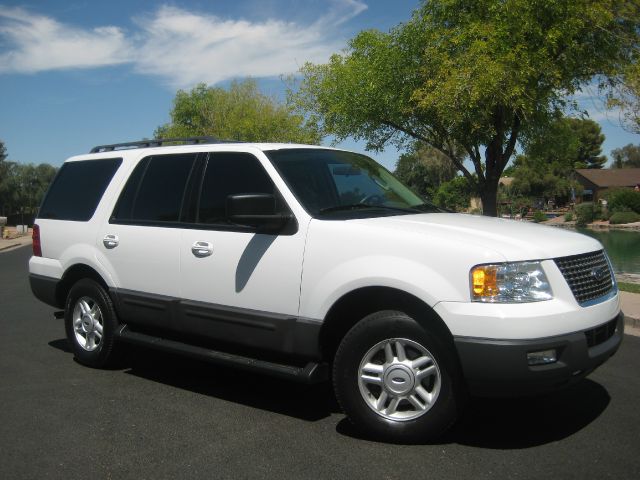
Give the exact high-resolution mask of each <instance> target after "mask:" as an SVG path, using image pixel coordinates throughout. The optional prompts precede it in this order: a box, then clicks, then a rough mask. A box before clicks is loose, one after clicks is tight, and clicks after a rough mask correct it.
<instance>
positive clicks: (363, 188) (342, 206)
mask: <svg viewBox="0 0 640 480" xmlns="http://www.w3.org/2000/svg"><path fill="white" fill-rule="evenodd" d="M265 153H266V154H267V156H268V157H269V158H270V159H271V161H272V162H273V163H274V165H275V166H276V168H277V169H278V170H279V171H280V174H281V175H282V176H283V178H284V180H285V181H286V182H287V184H288V185H289V188H291V190H292V191H293V193H294V195H295V196H296V197H297V198H298V200H299V201H300V203H302V205H303V206H304V208H305V209H306V210H307V211H308V212H309V213H310V214H311V215H313V216H327V215H335V214H336V213H337V212H352V213H354V214H356V215H358V216H363V215H364V216H378V215H399V214H407V213H424V212H437V211H440V210H439V209H438V208H437V207H435V206H433V205H431V204H428V203H427V202H425V200H424V199H422V198H420V197H419V196H418V195H416V194H415V193H413V192H412V191H411V190H410V189H409V188H408V187H406V186H404V185H403V184H402V183H400V181H399V180H397V179H396V178H395V177H394V176H393V175H391V173H389V171H388V170H386V169H385V168H384V167H382V166H381V165H379V164H377V163H376V162H375V161H373V160H372V159H370V158H369V157H366V156H364V155H360V154H357V153H352V152H345V151H339V150H321V149H302V148H301V149H297V148H296V149H282V150H270V151H267V152H265Z"/></svg>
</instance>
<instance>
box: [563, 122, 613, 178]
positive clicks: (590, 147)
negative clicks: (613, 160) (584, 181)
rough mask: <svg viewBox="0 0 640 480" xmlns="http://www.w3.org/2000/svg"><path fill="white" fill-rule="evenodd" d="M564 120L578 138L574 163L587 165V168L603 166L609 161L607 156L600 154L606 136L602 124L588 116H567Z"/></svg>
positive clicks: (576, 138)
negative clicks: (585, 117) (584, 117)
mask: <svg viewBox="0 0 640 480" xmlns="http://www.w3.org/2000/svg"><path fill="white" fill-rule="evenodd" d="M563 121H564V122H566V124H567V125H568V129H569V130H570V131H571V132H572V134H573V137H574V138H575V140H576V147H577V151H576V157H575V160H574V164H575V165H576V166H577V165H585V166H586V168H602V167H603V166H604V164H605V163H607V157H606V156H604V155H600V154H601V153H602V144H603V143H604V138H605V137H604V134H603V133H602V129H601V128H600V125H599V124H598V123H596V122H594V121H593V120H590V119H588V118H587V119H583V118H565V119H563Z"/></svg>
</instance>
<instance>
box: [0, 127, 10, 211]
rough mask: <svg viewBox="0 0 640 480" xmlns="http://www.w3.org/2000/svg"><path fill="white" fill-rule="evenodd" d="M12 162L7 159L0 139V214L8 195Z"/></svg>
mask: <svg viewBox="0 0 640 480" xmlns="http://www.w3.org/2000/svg"><path fill="white" fill-rule="evenodd" d="M11 168H12V162H8V161H7V148H6V147H5V145H4V142H3V141H2V140H0V215H4V214H5V211H6V204H7V202H8V197H9V176H10V175H9V174H10V171H11Z"/></svg>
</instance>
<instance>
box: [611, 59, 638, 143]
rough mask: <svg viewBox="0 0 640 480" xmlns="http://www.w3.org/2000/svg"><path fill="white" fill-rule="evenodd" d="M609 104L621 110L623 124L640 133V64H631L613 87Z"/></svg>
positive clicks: (631, 130)
mask: <svg viewBox="0 0 640 480" xmlns="http://www.w3.org/2000/svg"><path fill="white" fill-rule="evenodd" d="M607 103H608V106H609V107H610V108H619V109H620V110H621V114H622V115H621V119H620V120H621V123H622V126H623V127H625V128H626V129H627V130H629V131H630V132H633V133H640V64H639V63H637V59H636V63H634V64H632V65H630V66H629V67H628V68H627V70H626V71H625V72H624V74H623V75H622V76H621V77H620V80H619V82H617V83H616V84H615V85H614V86H613V87H612V89H611V91H610V93H609V95H608V101H607Z"/></svg>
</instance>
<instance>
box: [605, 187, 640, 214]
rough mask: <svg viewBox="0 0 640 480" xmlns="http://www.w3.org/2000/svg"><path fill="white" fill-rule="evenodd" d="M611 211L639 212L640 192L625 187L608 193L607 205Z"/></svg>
mask: <svg viewBox="0 0 640 480" xmlns="http://www.w3.org/2000/svg"><path fill="white" fill-rule="evenodd" d="M607 206H608V207H609V210H610V211H611V212H624V211H629V210H631V211H633V212H636V213H640V192H636V191H634V190H631V189H628V188H625V189H619V190H613V191H612V192H610V193H609V201H608V205H607Z"/></svg>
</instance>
